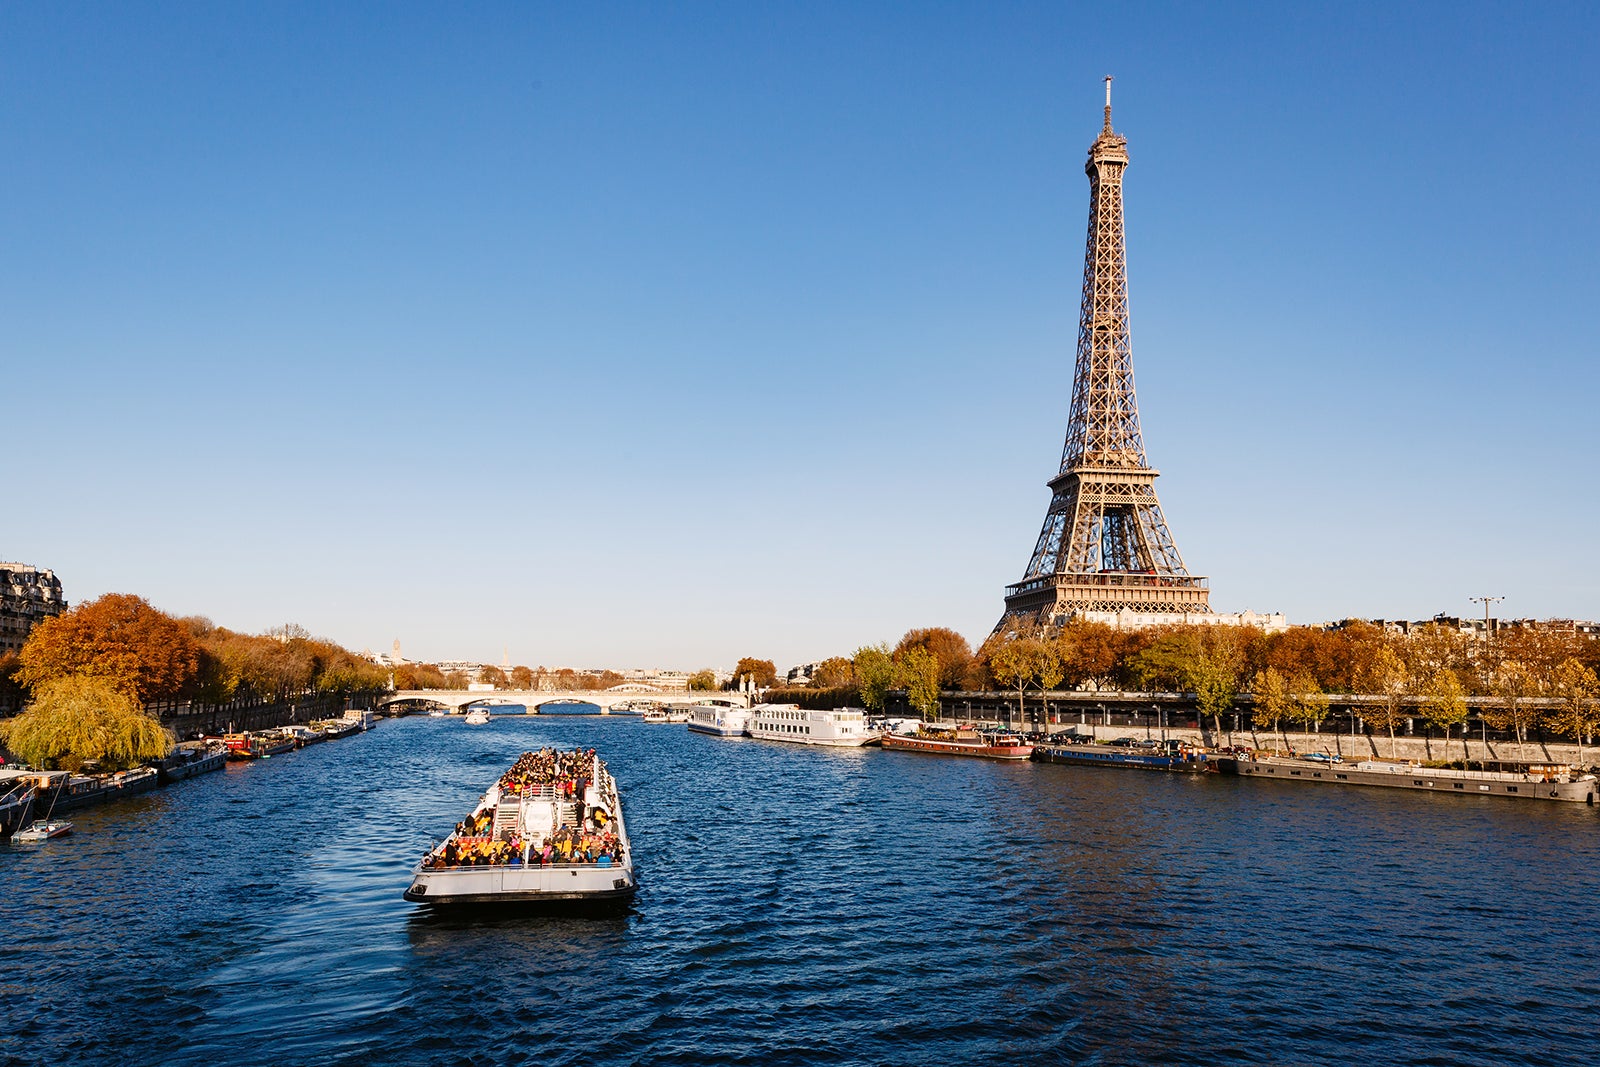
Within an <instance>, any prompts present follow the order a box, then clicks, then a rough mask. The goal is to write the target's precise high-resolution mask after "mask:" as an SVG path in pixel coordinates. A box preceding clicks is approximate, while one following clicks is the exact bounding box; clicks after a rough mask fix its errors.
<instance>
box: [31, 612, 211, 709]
mask: <svg viewBox="0 0 1600 1067" xmlns="http://www.w3.org/2000/svg"><path fill="white" fill-rule="evenodd" d="M199 662H200V652H199V647H198V645H197V643H196V641H195V639H194V636H193V634H191V633H190V631H189V628H188V627H187V626H185V625H184V624H183V623H181V622H179V621H178V620H177V619H174V618H173V617H172V616H170V615H168V614H166V613H165V612H161V611H157V610H156V609H155V608H153V607H151V606H150V604H149V602H148V601H146V600H145V599H144V598H143V597H138V596H133V595H131V594H128V593H107V594H106V595H104V596H102V597H98V598H96V599H94V600H87V601H85V602H83V603H82V604H79V605H78V606H77V607H75V608H73V609H72V610H71V611H68V612H65V613H63V614H61V615H57V616H55V617H54V618H50V619H46V620H45V621H44V622H42V623H40V624H39V625H38V626H35V627H34V628H33V632H32V633H30V634H29V635H28V641H27V644H25V645H23V647H22V669H21V670H20V671H18V672H17V674H18V680H19V681H21V682H22V683H23V684H24V685H26V686H28V688H30V689H32V690H34V692H36V693H37V692H39V690H40V687H41V686H43V685H44V683H46V682H49V681H53V680H56V679H60V678H66V677H69V676H71V675H75V674H84V675H90V676H92V677H95V678H102V679H104V680H105V681H107V682H109V683H110V684H111V685H112V686H114V687H116V688H117V689H120V690H122V691H123V692H125V693H127V694H128V695H129V696H131V697H132V698H133V699H134V700H135V701H137V702H139V703H141V704H142V703H144V702H145V701H147V700H150V699H153V698H158V697H170V696H176V695H177V694H178V693H179V692H180V691H182V689H183V688H184V686H186V685H188V684H189V682H190V681H191V680H192V679H193V678H194V676H195V671H196V670H197V668H198V667H199Z"/></svg>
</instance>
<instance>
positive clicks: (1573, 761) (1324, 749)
mask: <svg viewBox="0 0 1600 1067" xmlns="http://www.w3.org/2000/svg"><path fill="white" fill-rule="evenodd" d="M1038 729H1039V730H1040V731H1041V732H1042V733H1046V734H1048V735H1049V736H1051V737H1079V738H1087V739H1089V741H1090V742H1091V743H1098V744H1107V743H1110V742H1112V741H1115V740H1117V739H1119V738H1127V739H1129V740H1135V741H1146V740H1148V741H1167V740H1172V741H1182V742H1184V743H1185V744H1190V745H1196V746H1200V747H1204V748H1213V749H1217V748H1232V747H1233V746H1235V745H1242V746H1246V747H1249V748H1252V749H1260V750H1264V751H1283V752H1285V753H1289V752H1294V753H1299V754H1302V755H1304V754H1307V753H1312V752H1318V753H1322V754H1324V755H1328V756H1338V757H1340V758H1341V759H1348V760H1362V759H1377V760H1387V759H1398V760H1409V761H1414V762H1418V763H1431V762H1445V761H1459V760H1461V759H1462V744H1461V740H1462V739H1461V738H1459V737H1455V738H1451V739H1450V743H1449V746H1448V750H1447V747H1446V746H1445V744H1444V743H1443V742H1442V741H1441V740H1440V739H1439V738H1437V737H1435V738H1426V737H1397V738H1396V739H1395V742H1394V744H1393V746H1392V747H1391V745H1390V743H1389V736H1388V735H1387V734H1355V735H1351V734H1349V733H1344V734H1341V733H1338V732H1336V731H1323V732H1321V733H1315V732H1305V731H1296V730H1288V731H1284V732H1283V733H1281V734H1280V733H1279V732H1278V731H1276V730H1273V731H1267V730H1253V731H1252V730H1237V731H1224V732H1223V733H1221V734H1219V733H1217V732H1216V731H1215V730H1210V729H1196V728H1194V727H1192V726H1189V727H1176V726H1168V727H1164V728H1163V727H1161V726H1159V725H1154V724H1150V725H1146V726H1098V725H1095V724H1093V723H1090V724H1085V725H1080V724H1076V723H1073V724H1059V723H1051V724H1049V725H1048V726H1042V727H1038ZM1466 753H1467V755H1466V758H1467V759H1468V760H1470V761H1472V762H1481V761H1484V760H1488V761H1492V762H1529V763H1565V764H1570V765H1572V766H1574V767H1583V768H1584V769H1590V770H1594V769H1597V767H1600V746H1596V745H1585V746H1584V747H1583V748H1582V749H1581V751H1580V749H1579V747H1578V746H1577V745H1572V744H1561V743H1555V742H1550V743H1537V742H1524V743H1522V744H1518V743H1517V742H1515V741H1490V742H1487V743H1485V742H1484V741H1482V740H1480V739H1478V738H1467V744H1466Z"/></svg>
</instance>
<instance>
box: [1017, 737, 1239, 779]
mask: <svg viewBox="0 0 1600 1067" xmlns="http://www.w3.org/2000/svg"><path fill="white" fill-rule="evenodd" d="M1033 758H1034V760H1035V761H1036V762H1038V763H1069V764H1073V765H1076V766H1079V767H1125V768H1132V769H1133V770H1140V771H1176V772H1179V773H1182V774H1206V773H1214V772H1216V771H1217V770H1218V764H1217V761H1216V760H1215V759H1212V758H1210V757H1209V755H1208V753H1207V752H1206V751H1205V750H1204V749H1202V748H1197V747H1196V746H1194V745H1190V744H1187V743H1185V742H1182V741H1167V742H1166V743H1165V744H1161V745H1139V746H1133V747H1129V748H1116V747H1111V746H1105V745H1039V746H1037V747H1036V748H1035V749H1034V750H1033Z"/></svg>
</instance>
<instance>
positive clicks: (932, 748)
mask: <svg viewBox="0 0 1600 1067" xmlns="http://www.w3.org/2000/svg"><path fill="white" fill-rule="evenodd" d="M882 744H883V747H884V748H892V749H895V750H897V751H900V752H926V753H929V754H932V755H936V756H977V757H979V758H981V759H1007V760H1024V759H1027V758H1028V757H1029V756H1031V755H1032V754H1033V746H1032V745H1030V744H1028V743H1027V742H1026V741H1024V740H1023V739H1022V738H1020V737H1018V736H1017V735H1016V734H1010V733H1004V732H1001V731H996V730H979V729H976V728H974V727H970V726H954V725H944V724H942V723H923V724H922V726H921V727H920V728H919V729H918V730H917V732H916V733H914V734H901V733H887V734H884V735H883V741H882Z"/></svg>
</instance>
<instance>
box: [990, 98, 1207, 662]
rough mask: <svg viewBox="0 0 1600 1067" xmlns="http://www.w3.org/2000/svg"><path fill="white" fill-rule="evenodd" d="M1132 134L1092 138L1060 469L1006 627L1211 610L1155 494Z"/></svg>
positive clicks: (1107, 130) (1009, 590)
mask: <svg viewBox="0 0 1600 1067" xmlns="http://www.w3.org/2000/svg"><path fill="white" fill-rule="evenodd" d="M1127 166H1128V142H1127V139H1126V138H1124V137H1122V136H1121V135H1119V134H1117V133H1116V132H1114V131H1113V130H1112V128H1111V79H1110V78H1107V79H1106V109H1105V126H1104V127H1103V128H1102V129H1101V130H1100V136H1098V137H1097V138H1095V141H1094V143H1093V144H1092V145H1090V146H1089V158H1088V161H1087V162H1086V163H1085V164H1084V172H1085V173H1086V174H1088V176H1089V237H1088V242H1087V246H1086V248H1085V250H1084V257H1083V304H1082V306H1081V308H1080V311H1079V316H1078V357H1077V365H1076V368H1075V370H1074V372H1073V379H1072V412H1071V415H1070V416H1069V418H1068V420H1067V439H1066V444H1065V445H1064V446H1063V448H1062V450H1061V470H1060V472H1059V473H1058V474H1057V475H1056V476H1055V477H1054V478H1052V479H1050V482H1049V485H1050V491H1051V497H1050V507H1049V509H1048V510H1047V511H1046V512H1045V517H1044V528H1043V529H1042V530H1040V531H1039V540H1038V543H1037V544H1035V545H1034V549H1033V555H1032V557H1031V558H1030V559H1029V560H1028V569H1027V572H1026V573H1025V574H1024V575H1023V577H1022V581H1020V582H1017V583H1015V584H1014V585H1009V586H1007V587H1006V609H1005V614H1004V615H1003V616H1001V619H1000V623H999V625H998V626H997V627H996V630H1002V629H1006V628H1008V627H1011V626H1016V625H1019V624H1023V623H1030V622H1032V623H1043V624H1054V623H1060V622H1063V621H1065V620H1066V619H1069V618H1072V617H1073V616H1079V615H1083V616H1089V617H1094V616H1096V615H1105V614H1110V613H1124V614H1125V613H1133V614H1134V615H1138V616H1142V617H1146V618H1145V619H1144V620H1143V621H1154V620H1152V619H1150V618H1149V617H1151V616H1153V617H1155V618H1156V619H1161V618H1169V619H1170V620H1171V621H1173V622H1179V621H1183V620H1184V619H1186V618H1194V617H1195V616H1197V615H1209V613H1210V610H1211V608H1210V602H1209V591H1208V589H1207V584H1206V579H1204V578H1201V577H1197V576H1195V575H1192V574H1190V573H1189V571H1188V569H1187V568H1186V567H1185V566H1184V565H1183V557H1182V556H1180V555H1179V554H1178V546H1177V544H1176V543H1175V542H1174V541H1173V539H1172V532H1171V531H1170V530H1168V529H1167V522H1166V519H1165V518H1164V517H1163V516H1162V514H1161V502H1160V501H1159V500H1157V499H1156V487H1155V482H1156V477H1157V475H1159V474H1160V472H1159V471H1157V470H1155V469H1154V468H1152V467H1151V466H1150V464H1149V462H1148V461H1147V460H1146V458H1145V451H1144V438H1143V436H1142V435H1141V433H1140V430H1139V404H1138V400H1137V399H1136V397H1135V396H1134V390H1133V348H1132V344H1131V343H1130V340H1129V334H1128V271H1127V261H1126V249H1125V245H1124V241H1123V229H1122V174H1123V171H1125V170H1126V169H1127Z"/></svg>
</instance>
